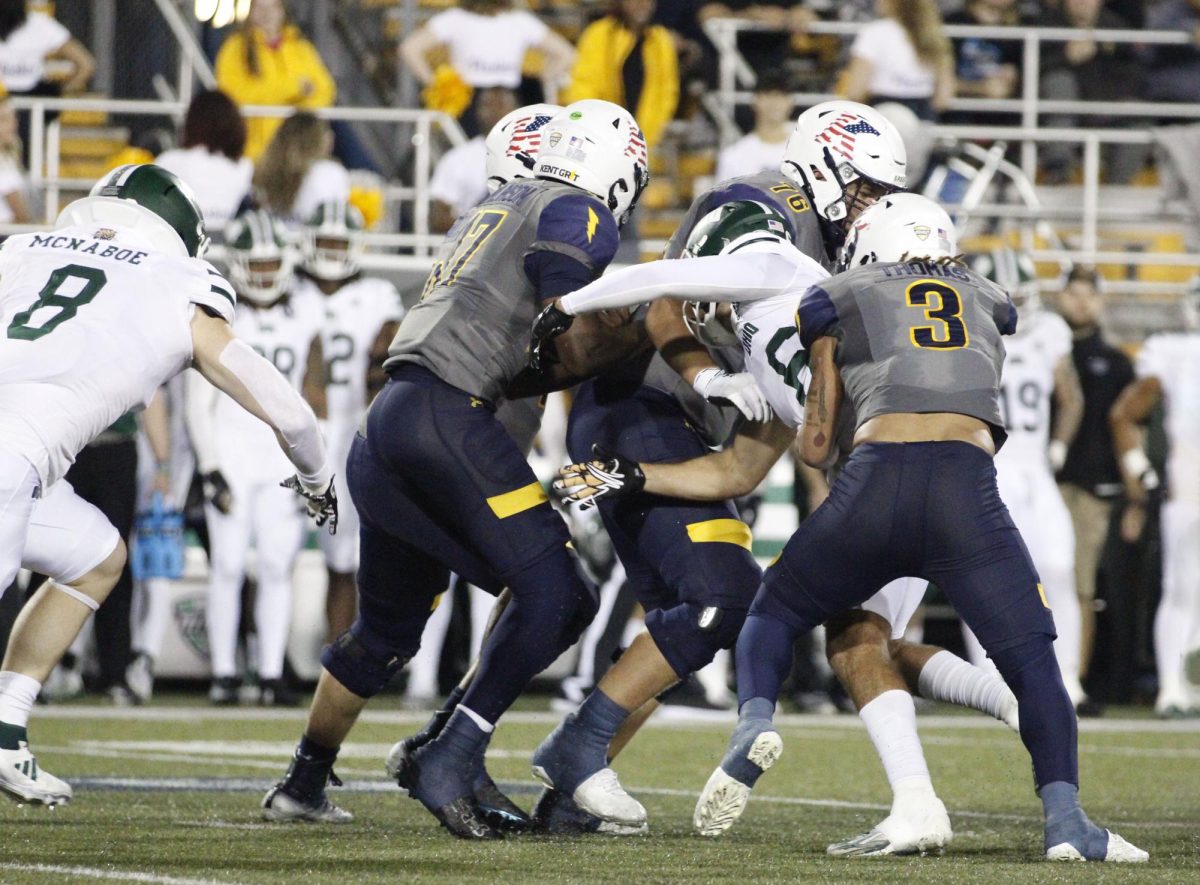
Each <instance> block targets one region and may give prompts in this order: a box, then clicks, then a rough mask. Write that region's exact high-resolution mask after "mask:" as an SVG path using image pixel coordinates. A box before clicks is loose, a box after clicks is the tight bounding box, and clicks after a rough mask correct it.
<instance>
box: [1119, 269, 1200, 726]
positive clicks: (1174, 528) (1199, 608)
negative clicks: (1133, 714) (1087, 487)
mask: <svg viewBox="0 0 1200 885" xmlns="http://www.w3.org/2000/svg"><path fill="white" fill-rule="evenodd" d="M1183 308H1184V324H1183V327H1184V330H1185V331H1181V332H1166V333H1160V334H1158V335H1151V336H1150V337H1149V338H1147V339H1146V343H1145V344H1144V345H1142V349H1141V352H1140V353H1139V354H1138V357H1137V363H1136V366H1135V371H1136V373H1137V380H1136V381H1134V382H1133V383H1132V384H1131V385H1129V387H1127V388H1125V392H1124V393H1122V394H1121V396H1120V398H1119V399H1118V400H1117V401H1116V403H1114V404H1113V408H1112V412H1111V413H1110V417H1111V422H1112V428H1113V445H1114V446H1115V448H1116V455H1117V460H1118V461H1119V462H1120V464H1121V473H1122V475H1123V476H1124V479H1125V493H1126V497H1127V499H1128V500H1127V503H1126V510H1125V513H1124V514H1123V515H1122V520H1121V534H1122V536H1123V537H1124V539H1125V540H1126V541H1128V542H1130V543H1132V542H1134V541H1136V540H1137V539H1138V537H1139V536H1140V535H1141V533H1142V529H1143V527H1144V525H1145V521H1146V507H1147V499H1148V497H1149V496H1150V495H1151V494H1152V493H1155V492H1160V491H1161V488H1160V486H1161V485H1162V483H1160V481H1159V477H1158V475H1157V473H1156V472H1155V470H1154V468H1153V467H1152V466H1151V465H1150V460H1149V459H1148V458H1147V457H1146V453H1145V451H1144V450H1143V449H1142V443H1141V434H1140V431H1139V429H1138V426H1139V425H1140V424H1144V423H1145V422H1146V421H1147V420H1148V419H1149V417H1150V413H1151V412H1152V411H1154V408H1155V407H1156V406H1157V405H1158V404H1159V403H1162V404H1163V405H1164V406H1165V407H1166V413H1167V414H1166V431H1167V439H1168V441H1169V443H1170V454H1169V455H1168V458H1167V476H1166V483H1165V485H1166V500H1165V501H1164V502H1163V505H1162V513H1161V516H1162V545H1163V574H1162V598H1161V600H1160V601H1159V603H1158V612H1157V613H1156V614H1155V616H1154V658H1155V663H1156V664H1157V667H1158V698H1157V700H1156V701H1155V704H1154V710H1155V712H1156V713H1158V715H1159V716H1162V717H1164V718H1171V719H1173V718H1178V717H1181V716H1194V715H1197V713H1198V712H1200V689H1198V688H1197V685H1196V683H1195V682H1194V681H1193V680H1189V679H1188V666H1187V664H1188V661H1189V659H1190V660H1192V661H1195V660H1196V659H1197V656H1198V655H1200V278H1197V280H1193V282H1192V288H1191V291H1190V292H1188V294H1187V295H1186V296H1185V300H1184V302H1183Z"/></svg>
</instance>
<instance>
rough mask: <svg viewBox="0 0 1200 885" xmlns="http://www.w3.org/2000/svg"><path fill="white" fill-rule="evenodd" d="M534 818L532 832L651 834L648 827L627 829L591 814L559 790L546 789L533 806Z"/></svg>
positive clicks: (630, 827) (560, 833)
mask: <svg viewBox="0 0 1200 885" xmlns="http://www.w3.org/2000/svg"><path fill="white" fill-rule="evenodd" d="M532 817H533V832H535V833H548V834H550V835H553V836H578V835H589V834H599V835H602V836H644V835H646V834H647V833H649V832H650V827H649V825H648V824H644V823H643V824H640V825H637V826H626V825H625V824H618V823H614V822H613V821H610V820H601V819H600V818H598V817H596V815H594V814H588V813H587V812H586V811H584V810H583V809H582V808H580V807H579V806H578V805H576V804H575V800H573V799H572V798H571V797H570V796H568V795H567V794H566V793H563V792H562V791H560V790H551V789H546V790H543V791H542V795H541V796H540V797H538V801H537V803H536V804H535V805H534V806H533V812H532Z"/></svg>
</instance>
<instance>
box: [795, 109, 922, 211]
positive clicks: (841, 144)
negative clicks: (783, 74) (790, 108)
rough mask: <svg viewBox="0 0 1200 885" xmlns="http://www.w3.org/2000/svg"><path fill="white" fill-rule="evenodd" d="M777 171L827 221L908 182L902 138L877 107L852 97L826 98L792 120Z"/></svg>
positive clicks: (895, 189)
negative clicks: (787, 179)
mask: <svg viewBox="0 0 1200 885" xmlns="http://www.w3.org/2000/svg"><path fill="white" fill-rule="evenodd" d="M779 168H780V171H781V172H782V173H783V174H784V175H785V176H786V177H788V178H789V179H791V180H792V181H793V182H795V184H796V186H797V187H800V188H803V189H804V191H805V192H806V193H807V194H808V195H809V197H810V198H811V199H812V203H813V209H815V210H816V212H817V214H818V215H820V216H821V217H822V218H824V219H825V220H827V221H832V222H843V226H845V225H844V222H845V221H846V220H847V219H848V218H852V217H854V215H855V214H857V213H856V212H855V211H854V210H857V212H861V211H862V210H863V209H865V208H866V207H867V206H869V205H870V204H871V202H873V201H874V200H876V199H878V198H879V197H881V196H883V195H885V194H890V193H895V192H896V191H899V190H903V189H904V186H905V183H906V182H907V180H908V179H907V175H906V170H907V155H906V153H905V150H904V140H903V139H902V138H901V137H900V133H899V132H897V131H896V127H895V126H893V125H892V124H891V123H889V122H888V120H887V118H885V117H884V116H883V115H882V114H880V113H879V112H878V111H876V110H874V109H873V108H869V107H867V106H866V105H865V104H859V103H858V102H855V101H825V102H821V103H820V104H818V105H813V106H812V107H811V108H809V109H808V110H807V111H805V112H804V113H802V114H801V115H800V117H799V119H797V120H796V128H795V129H793V130H792V134H791V137H790V138H788V142H787V146H786V147H785V148H784V150H783V162H782V163H781V164H780V167H779Z"/></svg>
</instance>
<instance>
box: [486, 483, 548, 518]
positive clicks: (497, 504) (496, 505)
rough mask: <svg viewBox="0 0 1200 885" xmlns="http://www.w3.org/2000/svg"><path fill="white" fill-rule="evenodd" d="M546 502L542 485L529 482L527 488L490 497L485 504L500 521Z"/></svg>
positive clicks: (523, 487)
mask: <svg viewBox="0 0 1200 885" xmlns="http://www.w3.org/2000/svg"><path fill="white" fill-rule="evenodd" d="M547 500H549V499H548V498H547V497H546V490H545V489H543V488H542V484H541V483H540V482H531V483H530V484H529V485H527V486H522V487H521V488H519V489H514V490H513V491H511V492H505V493H504V494H503V495H492V497H490V498H488V499H487V502H488V506H489V507H491V508H492V513H494V514H496V516H498V517H500V519H508V517H510V516H515V515H516V514H518V513H524V512H525V511H526V510H528V509H529V508H531V507H536V506H537V505H538V504H541V503H542V502H543V501H547Z"/></svg>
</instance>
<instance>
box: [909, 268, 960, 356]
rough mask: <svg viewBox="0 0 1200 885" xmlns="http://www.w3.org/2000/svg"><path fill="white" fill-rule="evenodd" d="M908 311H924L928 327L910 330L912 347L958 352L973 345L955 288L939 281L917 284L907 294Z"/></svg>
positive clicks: (913, 327)
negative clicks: (916, 308) (917, 309)
mask: <svg viewBox="0 0 1200 885" xmlns="http://www.w3.org/2000/svg"><path fill="white" fill-rule="evenodd" d="M904 297H905V301H906V302H907V303H908V306H909V307H919V308H923V309H924V311H925V319H926V320H928V321H929V324H928V325H927V324H925V323H921V324H920V325H914V326H912V327H911V328H909V330H908V339H909V340H910V341H911V342H912V345H913V347H922V348H927V349H930V350H958V349H960V348H963V347H966V346H967V345H968V344H970V343H971V339H970V336H969V335H968V334H967V325H966V323H964V322H963V319H962V297H961V296H960V295H959V294H958V290H957V289H955V288H954V287H953V286H948V285H946V284H945V283H943V282H941V281H939V280H917V281H916V282H915V283H913V284H912V285H911V286H909V287H908V289H906V290H905V292H904Z"/></svg>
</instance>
